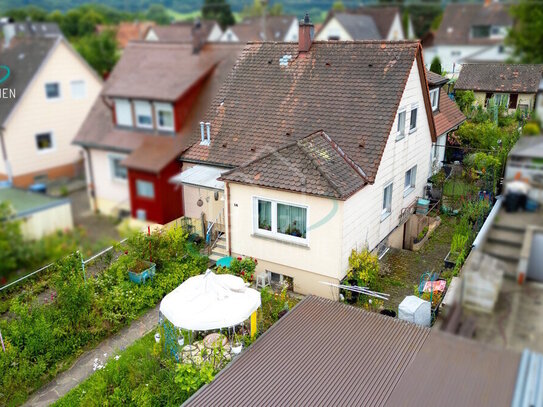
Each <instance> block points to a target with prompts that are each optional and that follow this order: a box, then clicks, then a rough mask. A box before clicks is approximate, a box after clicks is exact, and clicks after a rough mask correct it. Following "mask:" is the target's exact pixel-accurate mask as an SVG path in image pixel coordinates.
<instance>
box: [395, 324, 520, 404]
mask: <svg viewBox="0 0 543 407" xmlns="http://www.w3.org/2000/svg"><path fill="white" fill-rule="evenodd" d="M519 360H520V355H519V354H518V353H516V352H513V351H509V350H504V349H497V348H493V347H490V346H487V345H485V344H484V343H480V342H475V341H472V340H469V339H465V338H462V337H459V336H454V335H450V334H447V333H444V332H441V331H435V330H434V331H432V333H431V334H430V335H429V336H428V339H427V340H426V342H425V343H424V347H423V348H422V349H421V350H420V351H419V353H418V354H417V357H416V358H415V360H414V361H413V363H412V364H411V365H410V366H409V367H408V368H407V369H406V370H405V372H404V374H403V376H402V379H401V380H400V381H399V383H398V385H397V386H396V388H395V389H394V391H393V392H392V394H391V396H390V398H389V399H388V402H387V403H386V406H390V407H392V406H394V407H396V406H402V407H410V406H413V407H419V406H440V407H447V406H451V407H458V406H492V407H500V406H503V407H506V406H511V400H512V398H513V390H514V387H515V380H516V376H517V370H518V365H519Z"/></svg>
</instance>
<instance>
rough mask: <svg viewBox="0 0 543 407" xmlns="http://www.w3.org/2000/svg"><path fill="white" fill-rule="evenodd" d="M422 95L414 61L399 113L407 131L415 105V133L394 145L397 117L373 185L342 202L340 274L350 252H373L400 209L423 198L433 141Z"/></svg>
mask: <svg viewBox="0 0 543 407" xmlns="http://www.w3.org/2000/svg"><path fill="white" fill-rule="evenodd" d="M422 92H423V90H422V87H421V85H420V78H419V70H418V67H417V64H416V61H415V62H414V64H413V67H412V69H411V73H410V74H409V78H408V80H407V84H406V87H405V90H404V93H403V95H402V98H401V102H400V106H399V109H402V108H404V107H405V108H407V112H408V113H407V119H406V129H409V120H410V114H409V111H410V107H411V106H412V105H413V104H418V114H417V130H416V131H415V132H414V133H411V134H408V135H407V136H406V137H405V138H403V139H402V140H399V141H396V128H397V120H398V115H396V118H395V120H394V124H393V125H392V133H391V134H390V136H389V138H388V141H387V144H386V147H385V150H384V152H383V157H382V159H381V164H380V166H379V170H378V171H377V175H376V178H375V183H374V184H373V185H368V186H366V187H365V188H363V189H362V190H361V191H359V192H357V193H356V194H355V195H353V196H352V197H351V198H350V199H348V200H347V201H346V202H345V205H344V217H343V233H342V254H341V261H342V263H341V264H342V266H341V267H342V271H343V272H346V271H347V266H348V258H349V254H350V252H351V250H352V249H360V248H362V247H364V246H366V247H368V249H369V250H373V249H374V248H375V247H376V246H377V245H378V244H379V243H380V242H381V241H382V240H383V239H385V238H386V237H387V236H388V234H389V233H390V232H392V231H393V230H394V229H395V228H396V227H397V226H398V224H399V216H400V214H401V210H402V208H405V207H407V206H409V204H411V203H412V202H413V201H414V199H415V198H416V197H417V196H422V195H423V191H424V187H425V185H426V180H427V178H428V174H429V160H430V154H431V148H432V139H431V136H430V128H429V125H428V120H427V116H426V110H425V107H424V99H423V93H422ZM415 165H416V166H417V176H416V184H415V188H414V190H413V191H411V192H410V193H409V194H408V195H406V196H404V181H405V172H406V171H407V170H409V169H410V168H412V167H413V166H415ZM389 182H392V183H393V188H392V203H391V213H390V215H389V216H388V217H387V218H386V219H384V220H382V218H381V211H382V206H383V190H384V187H385V186H386V185H388V183H389Z"/></svg>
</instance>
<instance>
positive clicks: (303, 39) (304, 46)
mask: <svg viewBox="0 0 543 407" xmlns="http://www.w3.org/2000/svg"><path fill="white" fill-rule="evenodd" d="M314 36H315V26H314V25H313V23H312V22H311V20H310V19H309V14H307V13H306V15H305V17H304V19H303V20H300V26H299V29H298V51H299V52H307V51H309V48H311V44H312V43H313V37H314Z"/></svg>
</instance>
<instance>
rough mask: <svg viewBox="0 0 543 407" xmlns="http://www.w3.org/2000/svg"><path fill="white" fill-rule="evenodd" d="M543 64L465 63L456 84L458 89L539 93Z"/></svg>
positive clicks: (542, 76) (542, 77)
mask: <svg viewBox="0 0 543 407" xmlns="http://www.w3.org/2000/svg"><path fill="white" fill-rule="evenodd" d="M542 79H543V64H539V65H537V64H503V63H502V64H500V63H482V64H465V65H463V66H462V70H461V71H460V75H459V76H458V80H457V81H456V84H455V86H454V87H455V89H458V90H474V91H483V92H485V91H487V92H513V93H537V91H538V90H539V84H540V83H541V81H542Z"/></svg>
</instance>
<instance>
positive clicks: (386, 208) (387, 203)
mask: <svg viewBox="0 0 543 407" xmlns="http://www.w3.org/2000/svg"><path fill="white" fill-rule="evenodd" d="M391 211H392V183H390V184H388V185H386V186H385V188H384V189H383V210H382V212H381V219H384V218H386V217H388V215H390V212H391Z"/></svg>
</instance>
